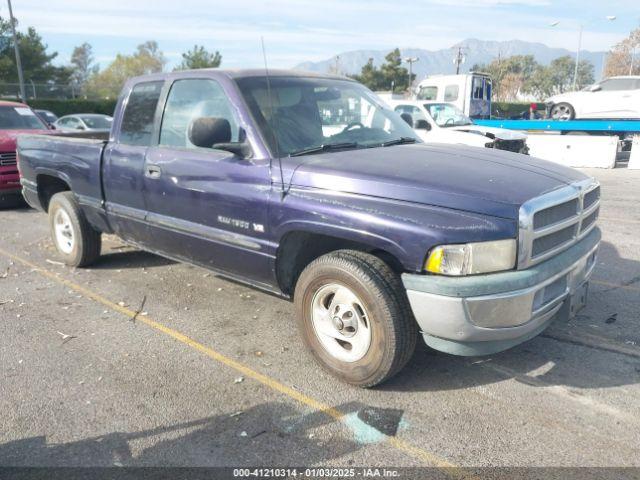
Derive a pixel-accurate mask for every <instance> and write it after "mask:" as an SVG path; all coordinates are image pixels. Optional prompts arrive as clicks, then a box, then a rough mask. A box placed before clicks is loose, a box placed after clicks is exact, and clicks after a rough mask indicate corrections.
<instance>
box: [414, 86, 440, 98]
mask: <svg viewBox="0 0 640 480" xmlns="http://www.w3.org/2000/svg"><path fill="white" fill-rule="evenodd" d="M437 98H438V87H435V86H434V87H431V86H429V87H421V88H420V91H419V92H418V99H419V100H437Z"/></svg>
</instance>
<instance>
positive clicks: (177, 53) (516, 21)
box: [0, 0, 640, 68]
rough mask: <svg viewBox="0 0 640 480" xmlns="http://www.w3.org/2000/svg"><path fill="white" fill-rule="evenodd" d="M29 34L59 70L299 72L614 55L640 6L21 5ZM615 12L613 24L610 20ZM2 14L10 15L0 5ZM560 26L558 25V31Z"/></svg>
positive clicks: (328, 0)
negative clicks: (202, 54) (419, 59)
mask: <svg viewBox="0 0 640 480" xmlns="http://www.w3.org/2000/svg"><path fill="white" fill-rule="evenodd" d="M12 3H13V12H14V15H15V17H16V18H17V19H18V21H19V22H20V29H26V27H28V26H33V27H35V28H36V30H37V31H38V32H39V33H40V34H41V35H42V37H43V39H44V41H45V43H47V44H48V45H49V47H50V51H57V52H58V54H59V57H58V59H57V60H56V63H58V64H64V63H67V62H68V61H69V58H70V56H71V52H72V50H73V47H74V46H76V45H79V44H81V43H83V42H88V43H90V44H91V45H92V46H93V51H94V56H95V58H96V61H97V62H98V63H99V64H100V65H101V66H102V67H104V66H106V65H107V64H108V63H109V62H110V61H111V60H113V58H114V57H115V55H116V54H117V53H131V52H133V50H134V49H135V47H136V45H138V44H140V43H142V42H144V41H146V40H156V41H157V42H158V43H159V45H160V48H161V50H162V51H163V52H164V54H165V56H166V58H167V60H168V67H169V68H171V67H172V66H174V65H176V64H178V63H179V62H180V60H181V53H182V52H184V51H186V50H188V49H189V48H191V47H192V46H193V45H194V44H199V45H204V46H205V48H207V49H208V50H218V51H220V53H221V54H222V59H223V60H222V66H223V67H230V68H232V67H260V66H263V65H264V63H263V57H262V50H261V37H263V38H264V42H265V46H266V52H267V58H268V62H269V66H270V67H272V68H275V67H281V68H287V67H293V66H295V65H297V64H298V63H301V62H303V61H319V60H324V59H327V58H331V57H333V56H334V55H336V54H337V53H340V52H344V51H349V50H360V49H367V50H384V49H391V48H394V47H400V48H402V47H415V48H425V49H427V50H438V49H441V48H448V47H451V46H452V45H453V44H455V43H457V42H459V41H461V40H463V39H465V38H478V39H481V40H513V39H518V40H524V41H533V42H540V43H544V44H546V45H548V46H551V47H563V48H567V49H569V50H575V49H576V47H577V43H578V31H579V27H580V25H583V26H584V33H583V39H582V45H583V48H584V49H587V50H608V49H609V48H610V47H611V46H612V45H614V44H615V43H617V42H619V41H620V40H622V39H623V38H624V37H626V36H627V35H628V33H629V32H630V31H631V30H632V29H634V28H637V27H638V26H640V3H639V2H638V0H609V1H606V2H603V1H602V0H581V1H579V0H565V1H549V0H458V1H454V0H432V1H421V0H412V1H411V2H406V1H405V2H398V1H395V2H394V1H393V0H385V1H382V0H313V1H309V0H272V1H269V0H267V1H255V0H225V1H220V0H209V1H206V0H179V1H175V0H171V1H166V0H102V1H96V0H81V1H78V0H13V2H12ZM608 15H615V16H616V17H617V19H616V20H614V21H608V20H607V19H606V18H605V17H606V16H608ZM0 16H2V17H5V18H6V17H8V9H7V6H6V2H4V1H3V0H0ZM554 22H559V23H558V24H557V26H555V27H551V26H550V24H551V23H554Z"/></svg>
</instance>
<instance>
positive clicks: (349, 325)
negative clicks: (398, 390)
mask: <svg viewBox="0 0 640 480" xmlns="http://www.w3.org/2000/svg"><path fill="white" fill-rule="evenodd" d="M294 300H295V304H296V313H297V315H296V317H297V320H298V326H299V329H300V332H301V335H302V337H303V339H304V342H305V344H306V346H307V347H308V348H309V350H310V351H311V353H312V354H313V356H314V357H315V359H316V360H317V361H318V363H320V365H321V366H322V367H323V368H324V369H325V370H327V371H329V372H330V373H331V374H333V375H335V376H336V377H338V378H340V379H342V380H344V381H345V382H347V383H350V384H352V385H357V386H360V387H372V386H374V385H378V384H380V383H382V382H384V381H386V380H388V379H389V378H391V377H392V376H393V375H395V374H396V373H398V372H399V371H400V370H401V369H402V367H404V366H405V365H406V363H407V362H408V361H409V359H410V358H411V356H412V355H413V352H414V350H415V346H416V340H417V337H418V329H417V325H416V322H415V320H414V318H413V315H412V313H411V309H410V307H409V303H408V300H407V297H406V293H405V290H404V287H403V285H402V282H401V280H400V277H399V276H398V275H397V274H396V273H395V272H394V271H393V270H392V269H391V268H390V267H389V266H388V265H387V264H386V263H384V262H383V261H382V260H380V259H379V258H377V257H375V256H373V255H369V254H366V253H362V252H357V251H352V250H339V251H336V252H332V253H329V254H327V255H323V256H322V257H320V258H318V259H316V260H315V261H313V262H312V263H310V264H309V265H308V266H307V267H306V268H305V269H304V271H303V272H302V274H301V275H300V278H299V279H298V282H297V284H296V289H295V293H294Z"/></svg>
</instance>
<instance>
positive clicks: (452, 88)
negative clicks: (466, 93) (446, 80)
mask: <svg viewBox="0 0 640 480" xmlns="http://www.w3.org/2000/svg"><path fill="white" fill-rule="evenodd" d="M458 91H459V88H458V85H447V87H446V88H445V89H444V101H445V102H455V101H456V100H458Z"/></svg>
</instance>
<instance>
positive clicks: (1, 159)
mask: <svg viewBox="0 0 640 480" xmlns="http://www.w3.org/2000/svg"><path fill="white" fill-rule="evenodd" d="M15 164H16V152H6V153H0V167H8V166H10V165H15Z"/></svg>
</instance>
